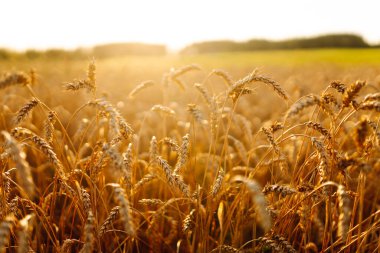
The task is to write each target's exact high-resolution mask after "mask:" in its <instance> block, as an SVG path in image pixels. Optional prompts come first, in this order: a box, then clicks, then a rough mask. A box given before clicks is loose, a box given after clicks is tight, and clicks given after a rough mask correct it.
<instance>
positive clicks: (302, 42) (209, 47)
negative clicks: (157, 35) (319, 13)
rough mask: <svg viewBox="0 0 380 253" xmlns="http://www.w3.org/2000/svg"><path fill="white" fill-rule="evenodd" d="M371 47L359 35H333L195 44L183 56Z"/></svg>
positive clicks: (185, 49) (183, 52)
mask: <svg viewBox="0 0 380 253" xmlns="http://www.w3.org/2000/svg"><path fill="white" fill-rule="evenodd" d="M368 47H370V45H369V44H368V43H367V42H366V41H365V40H364V39H363V38H362V37H361V36H358V35H353V34H332V35H323V36H317V37H312V38H300V39H288V40H281V41H272V40H264V39H253V40H249V41H245V42H235V41H229V40H224V41H206V42H200V43H194V44H192V45H190V46H188V47H186V48H184V49H183V50H182V51H181V53H182V54H202V53H216V52H234V51H259V50H280V49H311V48H368Z"/></svg>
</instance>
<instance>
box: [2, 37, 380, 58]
mask: <svg viewBox="0 0 380 253" xmlns="http://www.w3.org/2000/svg"><path fill="white" fill-rule="evenodd" d="M368 47H376V48H380V44H378V45H372V46H371V45H369V44H368V43H367V42H366V41H365V40H364V39H363V38H362V37H360V36H358V35H353V34H332V35H324V36H317V37H313V38H300V39H288V40H282V41H271V40H264V39H253V40H249V41H245V42H235V41H229V40H219V41H206V42H199V43H194V44H192V45H189V46H187V47H185V48H184V49H183V50H181V51H180V53H181V54H202V53H217V52H236V51H259V50H278V49H308V48H368ZM165 54H167V50H166V47H165V46H164V45H155V44H145V43H111V44H104V45H98V46H95V47H93V48H88V49H76V50H64V49H48V50H44V51H42V50H26V51H25V52H15V51H11V50H7V49H0V60H9V59H18V58H22V59H25V58H26V59H67V60H73V59H89V58H91V57H95V58H109V57H118V56H130V55H165Z"/></svg>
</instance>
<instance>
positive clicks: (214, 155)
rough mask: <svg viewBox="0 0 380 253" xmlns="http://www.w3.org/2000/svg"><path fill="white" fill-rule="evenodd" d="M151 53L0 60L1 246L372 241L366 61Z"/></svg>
mask: <svg viewBox="0 0 380 253" xmlns="http://www.w3.org/2000/svg"><path fill="white" fill-rule="evenodd" d="M190 60H194V59H190ZM150 63H152V66H149V63H144V62H143V60H141V61H140V62H137V63H136V62H135V63H133V64H136V66H135V69H134V71H132V70H131V69H129V68H127V67H125V68H123V67H120V65H117V63H114V62H111V61H110V62H107V63H105V62H104V61H99V62H98V61H96V60H89V61H88V62H87V63H86V64H87V66H86V65H85V64H84V63H83V62H72V63H56V64H55V63H54V62H45V63H39V64H36V65H35V66H34V67H35V68H33V66H32V68H30V69H29V68H27V64H19V65H18V67H19V69H16V70H15V69H14V68H12V67H10V65H7V64H5V65H2V68H3V70H4V71H3V75H2V77H1V78H0V94H1V96H0V100H1V102H0V107H1V110H0V130H1V137H0V169H1V176H0V187H1V195H0V197H1V198H0V205H1V208H0V220H1V223H0V252H173V253H174V252H380V238H379V237H380V199H379V191H380V187H379V185H378V182H379V180H380V160H379V158H380V147H379V141H380V129H378V123H379V114H378V112H379V111H380V93H379V88H380V87H379V85H380V78H379V77H380V75H379V74H380V73H379V72H378V69H377V68H376V67H374V66H367V65H366V66H364V65H363V66H359V67H358V68H357V69H356V70H355V71H351V70H347V69H344V68H343V67H336V68H334V67H332V65H329V68H327V67H326V68H324V67H325V65H322V66H320V67H312V66H309V65H308V67H307V69H306V68H305V69H304V70H305V71H300V68H297V67H288V68H286V69H285V68H279V67H278V65H276V64H278V63H276V64H274V65H273V66H272V67H269V68H268V69H264V68H262V67H260V68H258V69H256V68H254V67H252V66H251V65H250V66H248V65H249V64H245V65H244V66H245V67H242V66H239V65H233V64H231V65H225V66H227V68H228V69H229V70H231V71H227V70H224V69H220V68H215V67H214V64H216V63H217V62H216V61H213V62H205V61H204V64H203V65H197V64H185V65H183V66H175V67H173V68H170V67H169V65H170V64H173V63H174V62H167V63H165V64H163V65H160V62H150ZM143 64H145V65H147V67H145V68H143V69H142V70H141V68H140V66H141V65H143ZM313 64H314V65H315V66H316V65H317V64H316V63H313ZM355 64H357V63H355ZM358 65H359V64H358ZM69 66H70V67H69ZM73 66H74V67H73ZM233 66H235V67H233ZM103 67H104V68H103ZM221 67H223V66H221ZM86 68H87V69H86ZM102 68H103V69H102ZM39 69H42V71H41V72H39ZM115 69H119V71H120V72H123V75H124V76H127V77H124V78H125V79H122V80H120V79H118V77H117V76H118V75H116V74H115V72H114V70H115ZM120 72H118V73H119V74H120ZM290 73H291V74H290ZM276 77H277V78H276ZM277 79H280V81H279V80H277Z"/></svg>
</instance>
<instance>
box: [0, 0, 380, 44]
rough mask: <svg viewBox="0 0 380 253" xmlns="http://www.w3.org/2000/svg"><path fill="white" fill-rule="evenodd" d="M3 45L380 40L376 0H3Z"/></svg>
mask: <svg viewBox="0 0 380 253" xmlns="http://www.w3.org/2000/svg"><path fill="white" fill-rule="evenodd" d="M0 10H1V15H0V29H1V35H0V47H7V48H13V49H25V48H40V49H41V48H47V47H65V48H75V47H79V46H90V45H94V44H99V43H108V42H123V41H133V42H148V43H163V44H166V45H168V46H169V48H172V49H179V48H181V47H183V46H185V45H187V44H189V43H192V42H196V41H203V40H216V39H233V40H246V39H250V38H269V39H283V38H288V37H300V36H301V37H302V36H312V35H316V34H323V33H335V32H350V33H357V34H360V35H363V36H364V37H365V39H367V40H368V41H369V42H372V43H379V42H380V27H379V25H380V1H377V0H360V1H359V0H355V1H352V0H345V1H344V0H319V1H317V0H314V1H312V0H288V1H285V0H277V1H275V0H260V1H257V0H251V1H249V0H230V1H227V0H218V1H217V0H215V1H214V0H192V1H189V0H163V1H159V0H134V1H131V0H124V1H114V0H107V1H96V0H93V1H83V0H65V1H55V0H34V1H31V0H24V1H20V0H9V1H8V0H2V1H0Z"/></svg>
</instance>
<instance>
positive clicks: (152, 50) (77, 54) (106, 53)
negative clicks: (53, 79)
mask: <svg viewBox="0 0 380 253" xmlns="http://www.w3.org/2000/svg"><path fill="white" fill-rule="evenodd" d="M165 54H166V47H165V46H163V45H153V44H144V43H112V44H105V45H98V46H95V47H93V48H89V49H75V50H64V49H48V50H34V49H31V50H26V51H24V52H16V51H11V50H7V49H0V60H9V59H18V58H26V59H31V60H32V59H67V60H76V59H77V60H80V59H88V58H91V57H95V58H109V57H117V56H128V55H165Z"/></svg>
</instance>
